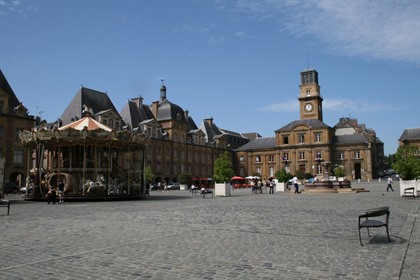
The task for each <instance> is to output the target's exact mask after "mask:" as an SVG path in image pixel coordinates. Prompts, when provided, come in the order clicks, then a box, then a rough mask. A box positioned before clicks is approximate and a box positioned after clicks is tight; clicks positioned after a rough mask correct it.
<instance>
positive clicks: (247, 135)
mask: <svg viewBox="0 0 420 280" xmlns="http://www.w3.org/2000/svg"><path fill="white" fill-rule="evenodd" d="M242 136H243V137H245V138H248V139H256V138H261V137H262V136H261V135H260V134H259V133H257V132H247V133H242Z"/></svg>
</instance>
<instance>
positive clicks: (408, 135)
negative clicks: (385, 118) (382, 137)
mask: <svg viewBox="0 0 420 280" xmlns="http://www.w3.org/2000/svg"><path fill="white" fill-rule="evenodd" d="M405 140H408V141H409V140H420V128H406V129H404V131H403V133H402V134H401V136H400V138H398V141H405Z"/></svg>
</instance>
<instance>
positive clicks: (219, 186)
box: [214, 183, 230, 196]
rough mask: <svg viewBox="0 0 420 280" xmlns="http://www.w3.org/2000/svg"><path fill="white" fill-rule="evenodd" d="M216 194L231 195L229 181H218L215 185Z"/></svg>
mask: <svg viewBox="0 0 420 280" xmlns="http://www.w3.org/2000/svg"><path fill="white" fill-rule="evenodd" d="M214 195H215V196H230V184H229V183H216V185H215V187H214Z"/></svg>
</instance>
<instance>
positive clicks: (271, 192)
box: [269, 179, 275, 194]
mask: <svg viewBox="0 0 420 280" xmlns="http://www.w3.org/2000/svg"><path fill="white" fill-rule="evenodd" d="M274 184H275V182H274V179H271V181H270V183H269V186H270V194H274Z"/></svg>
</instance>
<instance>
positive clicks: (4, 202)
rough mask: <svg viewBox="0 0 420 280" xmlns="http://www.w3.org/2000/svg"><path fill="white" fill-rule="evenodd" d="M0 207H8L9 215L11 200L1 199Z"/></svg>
mask: <svg viewBox="0 0 420 280" xmlns="http://www.w3.org/2000/svg"><path fill="white" fill-rule="evenodd" d="M0 207H7V215H9V213H10V200H7V199H0Z"/></svg>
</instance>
